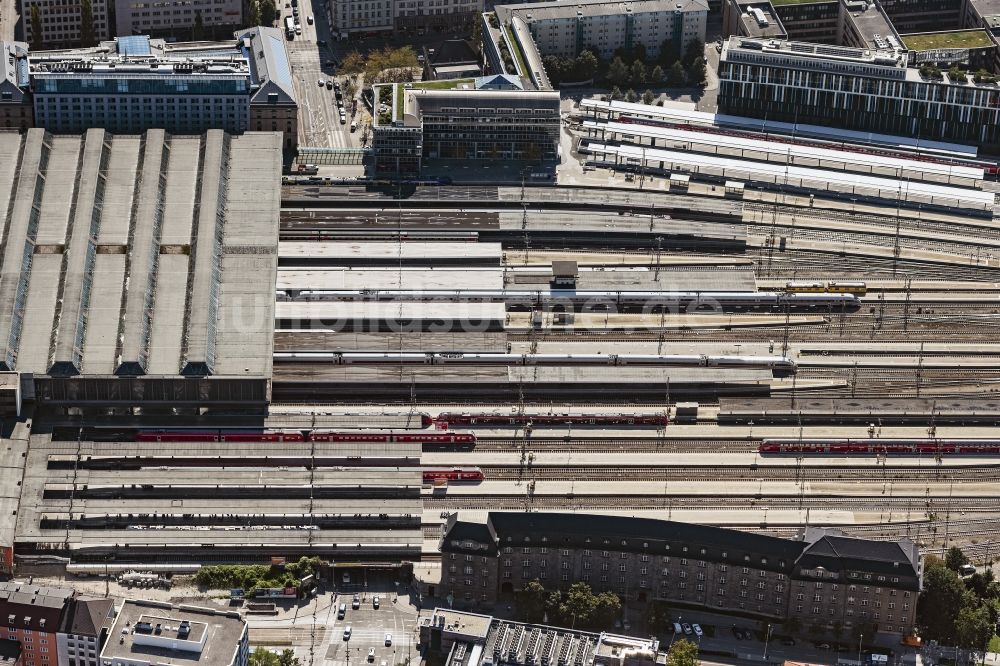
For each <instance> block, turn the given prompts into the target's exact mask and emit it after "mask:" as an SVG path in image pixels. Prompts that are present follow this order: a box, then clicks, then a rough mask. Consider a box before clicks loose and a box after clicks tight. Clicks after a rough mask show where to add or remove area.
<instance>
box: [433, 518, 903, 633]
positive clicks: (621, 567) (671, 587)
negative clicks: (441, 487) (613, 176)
mask: <svg viewBox="0 0 1000 666" xmlns="http://www.w3.org/2000/svg"><path fill="white" fill-rule="evenodd" d="M441 552H442V568H441V580H440V583H439V588H438V589H437V590H436V591H431V593H432V594H433V593H435V592H436V594H437V595H438V596H447V595H452V596H453V598H454V599H455V603H456V604H457V605H459V606H462V605H465V606H472V605H475V604H478V603H495V602H497V601H498V600H500V599H505V598H510V597H511V596H512V595H513V593H514V592H515V591H516V590H519V589H521V588H522V587H523V586H524V585H525V584H526V583H527V582H529V581H531V580H535V579H538V580H540V581H541V582H542V583H543V584H544V585H546V586H547V587H555V588H559V587H568V586H570V585H572V584H573V583H576V582H579V581H583V582H586V583H589V584H590V585H591V587H593V588H594V589H595V590H596V591H599V592H600V591H605V590H607V591H612V592H615V593H617V594H618V595H620V596H621V597H623V598H624V599H627V600H634V601H637V602H640V603H642V602H648V601H650V600H664V601H668V602H670V603H671V605H675V606H679V607H693V608H704V609H707V610H712V611H715V612H722V613H733V614H738V615H742V616H747V617H755V618H760V619H764V620H774V621H779V622H780V621H784V620H785V619H787V618H789V617H791V616H796V617H798V618H799V619H800V620H801V621H802V622H803V624H804V625H816V626H818V627H820V628H828V627H831V626H832V625H833V623H834V622H840V623H841V624H842V625H843V626H844V627H847V628H850V627H852V626H854V625H855V624H858V623H864V624H875V625H877V628H878V630H879V631H884V632H892V633H909V632H911V631H912V629H913V625H914V615H915V611H916V597H917V593H918V592H919V590H920V578H921V568H920V567H921V565H920V559H919V554H918V551H917V548H916V547H915V546H914V544H913V543H912V542H910V541H908V540H902V541H899V542H895V543H893V542H881V541H868V540H864V539H854V538H849V537H844V536H842V535H840V534H838V533H835V532H833V531H829V530H822V529H813V528H807V529H806V530H805V531H804V533H803V534H802V535H801V536H800V538H798V539H779V538H776V537H769V536H764V535H759V534H750V533H746V532H740V531H736V530H728V529H722V528H717V527H709V526H704V525H693V524H687V523H677V522H669V521H660V520H651V519H640V518H622V517H613V516H591V515H580V514H558V513H531V514H523V513H490V514H489V517H488V519H487V522H486V523H471V522H465V521H459V520H457V518H456V517H455V516H452V518H451V519H449V521H448V524H447V525H446V527H445V532H444V535H443V536H442V540H441Z"/></svg>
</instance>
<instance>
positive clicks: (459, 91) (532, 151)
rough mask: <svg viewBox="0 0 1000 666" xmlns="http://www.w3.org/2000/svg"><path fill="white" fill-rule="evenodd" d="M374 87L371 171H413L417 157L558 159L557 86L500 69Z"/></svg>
mask: <svg viewBox="0 0 1000 666" xmlns="http://www.w3.org/2000/svg"><path fill="white" fill-rule="evenodd" d="M376 89H377V93H376V94H377V95H378V104H377V106H378V109H379V113H378V114H377V117H376V119H375V125H374V127H373V142H372V143H373V146H372V147H373V149H374V152H375V171H376V174H378V175H382V176H392V175H395V174H398V175H399V176H401V177H408V176H413V175H416V174H418V173H419V170H420V164H421V162H422V161H423V160H425V159H441V160H502V161H510V160H522V161H525V162H526V163H542V164H545V163H548V164H550V165H552V164H554V163H555V162H556V161H557V160H558V153H559V127H560V116H559V93H558V92H555V91H551V90H525V89H524V84H523V80H521V79H518V78H517V77H511V76H506V75H497V76H485V77H480V78H478V79H476V80H475V82H474V83H471V82H461V81H459V82H456V83H455V87H454V88H452V89H430V88H421V87H420V86H419V84H414V85H412V86H409V87H404V86H403V85H386V86H376ZM526 165H527V164H526Z"/></svg>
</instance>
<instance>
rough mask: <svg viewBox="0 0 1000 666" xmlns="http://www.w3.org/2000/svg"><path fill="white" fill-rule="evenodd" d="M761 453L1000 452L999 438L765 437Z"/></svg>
mask: <svg viewBox="0 0 1000 666" xmlns="http://www.w3.org/2000/svg"><path fill="white" fill-rule="evenodd" d="M758 451H759V452H760V453H762V454H778V455H782V454H791V455H817V454H819V455H822V454H834V455H837V454H840V455H931V456H938V455H980V456H991V455H1000V439H881V438H879V439H875V438H872V439H764V440H762V441H761V443H760V445H759V447H758Z"/></svg>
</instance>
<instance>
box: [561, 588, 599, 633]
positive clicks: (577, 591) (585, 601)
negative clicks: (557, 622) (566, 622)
mask: <svg viewBox="0 0 1000 666" xmlns="http://www.w3.org/2000/svg"><path fill="white" fill-rule="evenodd" d="M597 605H598V597H597V595H595V594H594V591H593V590H592V589H590V585H587V584H586V583H574V584H573V585H572V586H571V587H570V588H569V590H568V591H567V592H566V595H565V598H564V599H563V601H562V603H561V604H560V605H559V612H560V614H561V615H562V616H563V618H572V625H571V626H572V627H576V623H577V622H579V623H580V624H581V625H586V624H587V623H588V622H589V621H590V619H591V618H592V617H593V615H594V611H596V610H597Z"/></svg>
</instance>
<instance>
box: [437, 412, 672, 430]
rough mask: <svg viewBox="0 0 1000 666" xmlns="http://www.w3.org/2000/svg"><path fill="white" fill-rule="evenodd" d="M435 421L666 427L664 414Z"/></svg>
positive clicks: (451, 416) (468, 416) (453, 415)
mask: <svg viewBox="0 0 1000 666" xmlns="http://www.w3.org/2000/svg"><path fill="white" fill-rule="evenodd" d="M437 420H438V421H439V422H441V423H447V424H448V425H458V426H486V427H489V426H525V425H527V424H528V423H531V424H532V425H533V426H563V425H577V426H666V425H668V424H669V422H670V419H669V418H668V417H667V415H666V414H665V413H664V414H648V413H647V414H499V413H492V414H491V413H479V414H473V413H469V412H462V413H458V412H442V413H441V414H440V415H438V417H437Z"/></svg>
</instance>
